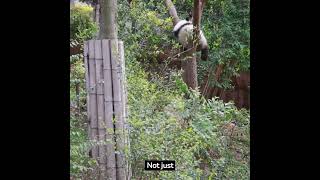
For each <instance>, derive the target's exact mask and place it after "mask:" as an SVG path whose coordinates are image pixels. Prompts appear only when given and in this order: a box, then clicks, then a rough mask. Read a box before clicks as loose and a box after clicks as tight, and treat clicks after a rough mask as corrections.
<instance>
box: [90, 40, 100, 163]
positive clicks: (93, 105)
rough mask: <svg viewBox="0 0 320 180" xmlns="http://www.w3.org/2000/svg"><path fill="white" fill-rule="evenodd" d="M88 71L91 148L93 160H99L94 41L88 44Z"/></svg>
mask: <svg viewBox="0 0 320 180" xmlns="http://www.w3.org/2000/svg"><path fill="white" fill-rule="evenodd" d="M88 47H89V48H88V52H89V59H88V71H89V74H88V75H89V87H88V89H87V91H88V94H89V99H90V101H89V102H88V103H89V106H90V108H89V110H90V113H88V114H89V117H88V118H89V126H90V134H89V137H90V139H91V140H92V141H93V143H94V144H93V146H92V148H91V154H92V158H94V159H96V160H98V155H99V150H98V146H97V144H96V143H97V141H98V119H97V89H96V70H95V69H96V64H95V60H94V55H95V52H94V40H90V41H89V42H88Z"/></svg>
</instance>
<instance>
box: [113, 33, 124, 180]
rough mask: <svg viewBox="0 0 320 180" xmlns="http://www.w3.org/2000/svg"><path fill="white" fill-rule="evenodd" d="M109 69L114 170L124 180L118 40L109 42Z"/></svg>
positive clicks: (118, 177) (120, 179)
mask: <svg viewBox="0 0 320 180" xmlns="http://www.w3.org/2000/svg"><path fill="white" fill-rule="evenodd" d="M110 50H111V68H112V84H113V108H114V114H115V136H116V150H117V153H116V170H117V179H119V180H124V179H126V173H125V164H126V163H125V161H124V160H125V157H124V156H125V153H124V123H123V111H122V110H123V108H122V106H123V104H122V103H123V101H122V95H121V94H122V91H121V64H120V60H119V49H118V40H117V39H111V40H110Z"/></svg>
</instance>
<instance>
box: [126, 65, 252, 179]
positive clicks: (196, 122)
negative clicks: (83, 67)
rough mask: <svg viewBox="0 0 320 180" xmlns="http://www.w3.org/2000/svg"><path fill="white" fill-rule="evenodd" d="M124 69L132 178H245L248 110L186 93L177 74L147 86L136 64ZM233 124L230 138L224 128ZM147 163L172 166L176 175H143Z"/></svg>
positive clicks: (150, 173) (191, 92)
mask: <svg viewBox="0 0 320 180" xmlns="http://www.w3.org/2000/svg"><path fill="white" fill-rule="evenodd" d="M128 66H129V67H128V92H129V94H128V102H129V110H130V112H129V123H130V125H131V131H130V140H131V151H130V162H131V164H132V165H133V166H132V167H133V169H132V171H133V175H134V177H143V178H147V177H148V178H152V179H154V178H160V179H162V178H165V179H195V178H200V177H203V178H209V177H211V178H215V179H221V178H236V179H248V178H249V159H248V157H249V113H248V112H247V111H246V110H237V108H236V107H235V106H234V105H233V104H232V103H223V102H222V101H219V100H218V99H212V100H209V101H207V100H205V99H203V98H202V97H201V96H200V94H199V93H198V92H197V91H186V89H185V84H184V83H183V82H182V79H181V76H180V75H179V74H176V73H172V74H171V78H170V80H163V79H157V80H155V79H154V81H155V82H153V83H151V82H149V81H148V79H147V77H148V73H146V72H144V71H143V70H142V69H141V67H140V66H139V64H138V63H135V64H134V63H131V64H130V65H128ZM164 84H165V85H164ZM184 92H186V94H185V93H184ZM185 96H188V97H189V98H187V99H186V98H185ZM233 123H235V124H237V126H236V128H235V129H234V130H233V131H234V132H232V133H230V132H229V129H227V128H226V127H228V125H229V124H233ZM147 159H162V160H175V161H176V165H177V169H176V171H174V172H147V171H144V170H143V169H144V160H147Z"/></svg>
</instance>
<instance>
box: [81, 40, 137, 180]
mask: <svg viewBox="0 0 320 180" xmlns="http://www.w3.org/2000/svg"><path fill="white" fill-rule="evenodd" d="M84 56H85V57H84V61H85V62H84V63H85V68H86V88H87V92H88V95H87V100H88V102H87V108H88V119H89V124H90V125H89V132H90V134H89V136H90V139H91V140H94V141H98V140H99V144H98V146H96V145H94V146H93V148H92V157H93V158H94V159H97V160H98V163H99V167H100V168H99V169H100V174H99V177H98V179H116V180H125V179H128V178H129V177H130V176H131V173H130V172H131V171H130V170H129V163H128V161H126V157H125V155H126V154H125V145H126V144H129V137H128V136H127V135H128V133H127V132H126V128H125V123H126V122H125V118H126V114H127V109H126V98H127V96H126V88H125V72H124V70H125V65H124V48H123V42H121V41H120V42H119V41H118V40H117V39H112V40H107V39H104V40H90V41H88V42H86V43H85V48H84Z"/></svg>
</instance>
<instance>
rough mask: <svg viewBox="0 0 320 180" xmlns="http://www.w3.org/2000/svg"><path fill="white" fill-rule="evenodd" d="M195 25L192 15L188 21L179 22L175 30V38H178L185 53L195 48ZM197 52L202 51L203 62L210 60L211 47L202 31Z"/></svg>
mask: <svg viewBox="0 0 320 180" xmlns="http://www.w3.org/2000/svg"><path fill="white" fill-rule="evenodd" d="M193 28H194V26H193V24H192V15H191V13H190V14H189V17H187V18H186V20H178V22H177V23H176V25H175V26H174V28H173V33H174V36H175V37H176V38H177V40H178V42H179V43H180V44H181V45H182V46H183V49H184V51H186V50H188V49H190V48H192V47H193ZM196 50H197V51H201V60H203V61H206V60H208V53H209V47H208V42H207V39H206V38H205V36H204V34H203V32H202V31H201V30H200V39H199V44H198V46H197V48H196Z"/></svg>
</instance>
